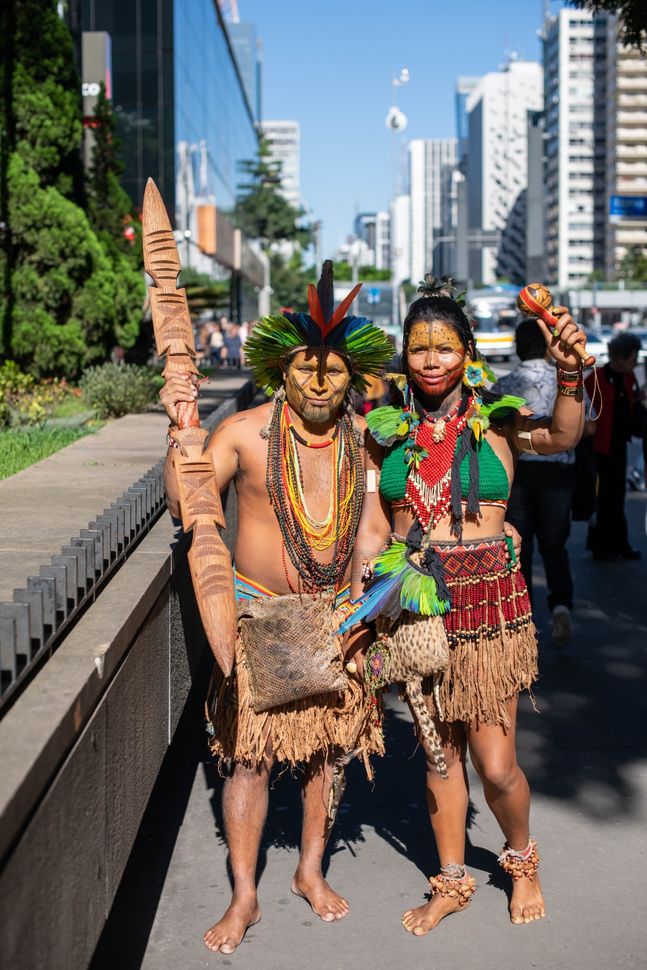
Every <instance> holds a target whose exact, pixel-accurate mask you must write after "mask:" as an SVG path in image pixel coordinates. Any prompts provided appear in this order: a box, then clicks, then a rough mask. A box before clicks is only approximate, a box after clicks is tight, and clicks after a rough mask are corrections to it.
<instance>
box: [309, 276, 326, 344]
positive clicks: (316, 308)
mask: <svg viewBox="0 0 647 970" xmlns="http://www.w3.org/2000/svg"><path fill="white" fill-rule="evenodd" d="M308 309H309V310H310V316H311V317H312V319H313V320H314V322H315V323H316V324H317V326H318V327H319V328H320V329H321V331H322V333H323V332H326V333H327V330H325V327H326V321H325V320H324V315H323V310H322V309H321V303H320V302H319V294H318V293H317V287H316V286H315V285H314V283H308Z"/></svg>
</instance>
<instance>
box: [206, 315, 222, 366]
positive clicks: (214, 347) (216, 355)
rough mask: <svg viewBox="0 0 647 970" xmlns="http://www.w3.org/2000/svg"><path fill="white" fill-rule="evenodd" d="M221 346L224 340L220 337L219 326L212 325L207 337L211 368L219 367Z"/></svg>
mask: <svg viewBox="0 0 647 970" xmlns="http://www.w3.org/2000/svg"><path fill="white" fill-rule="evenodd" d="M223 345H224V339H223V336H222V330H221V328H220V324H218V323H216V324H214V325H213V329H212V331H211V336H210V337H209V349H210V353H211V366H212V367H220V357H221V354H222V348H223Z"/></svg>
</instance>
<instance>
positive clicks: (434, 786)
mask: <svg viewBox="0 0 647 970" xmlns="http://www.w3.org/2000/svg"><path fill="white" fill-rule="evenodd" d="M425 280H426V283H425V284H424V285H421V288H420V290H419V292H422V293H423V296H422V297H421V298H420V299H418V300H416V301H415V302H414V303H413V304H412V306H411V308H410V310H409V313H408V315H407V317H406V319H405V322H404V337H403V355H402V361H403V371H404V375H405V378H406V387H405V389H404V406H403V407H399V408H395V409H394V408H380V409H378V410H376V411H374V412H371V414H369V415H368V416H367V421H368V423H369V428H370V430H371V434H372V439H373V440H372V442H371V447H370V449H369V457H368V467H367V495H366V498H365V502H364V509H363V512H362V518H361V521H360V526H359V531H358V535H357V542H356V548H355V554H354V556H353V586H352V597H353V599H354V600H358V601H359V602H358V604H357V612H356V614H355V617H354V619H356V620H358V619H360V618H361V617H362V615H364V616H368V618H371V617H374V616H375V615H376V613H377V612H379V609H378V608H377V607H376V605H375V603H376V599H377V600H379V598H380V595H381V594H380V590H381V589H383V588H384V584H383V583H382V584H381V585H380V584H377V585H376V583H375V581H373V582H372V581H371V575H374V574H372V570H373V569H374V570H375V571H376V573H377V572H380V570H379V568H377V564H378V563H379V562H380V559H379V556H378V558H377V559H376V558H375V557H376V556H377V555H378V553H380V550H383V549H384V547H385V544H386V543H387V540H388V541H389V547H388V555H389V563H390V564H392V563H393V562H394V550H396V547H395V544H396V543H398V542H400V543H403V546H402V548H403V555H402V557H401V561H402V563H403V564H404V565H403V570H404V572H403V574H402V575H404V573H405V572H406V570H407V568H409V569H415V567H407V565H406V562H410V561H411V560H410V559H409V556H410V555H411V554H414V551H415V550H418V551H420V550H421V549H422V550H424V555H425V556H426V559H425V562H426V563H427V566H428V570H427V576H426V577H425V576H423V575H422V573H423V572H424V570H423V571H421V570H420V569H417V570H416V576H415V579H416V581H426V582H427V584H429V583H431V586H432V587H433V590H434V591H435V592H434V595H433V596H431V598H430V596H429V595H426V596H423V595H422V594H421V595H420V598H419V601H418V602H419V608H416V607H415V603H412V599H411V595H410V591H411V588H412V587H411V586H409V587H407V588H408V590H409V593H408V594H407V595H406V596H404V597H403V598H402V599H401V601H400V602H401V603H402V605H404V603H405V602H406V607H407V610H410V611H411V610H413V612H418V613H425V612H426V613H427V614H430V613H444V616H443V620H444V625H445V630H446V633H447V639H448V643H449V647H450V662H449V667H448V668H447V669H446V670H445V672H444V674H443V676H442V681H441V684H440V690H439V691H436V690H434V689H432V687H431V685H428V688H429V689H428V690H427V691H426V693H425V702H426V705H427V707H428V709H429V712H430V713H431V715H432V717H433V718H434V721H435V726H436V729H437V731H438V733H439V735H440V738H441V741H442V754H443V755H444V759H445V761H446V765H447V777H446V778H445V777H441V776H440V774H439V770H440V769H439V770H437V769H436V764H437V763H438V759H436V764H435V763H434V760H433V759H432V758H431V757H428V765H427V796H428V804H429V811H430V816H431V824H432V828H433V831H434V836H435V838H436V845H437V848H438V854H439V857H440V863H441V871H440V873H439V875H438V876H435V877H432V878H431V879H430V883H431V891H432V897H431V900H430V901H429V902H428V903H426V904H425V905H423V906H419V907H417V908H416V909H412V910H408V911H407V912H406V913H405V914H404V916H403V918H402V922H403V924H404V926H405V929H407V930H408V931H409V932H411V933H414V934H415V935H417V936H422V935H424V934H426V933H428V932H429V930H430V929H432V928H433V927H435V926H436V925H437V924H438V922H439V921H440V920H441V919H442V918H443V917H444V916H446V915H448V914H449V913H452V912H456V911H459V910H461V909H463V908H465V906H466V905H467V903H468V902H469V900H470V897H471V895H472V894H473V892H474V890H475V882H474V880H473V879H472V878H471V877H470V876H469V875H468V873H467V871H466V869H465V865H464V861H465V860H464V852H465V825H466V815H467V807H468V787H467V776H466V772H465V758H466V753H467V751H468V750H469V753H470V756H471V759H472V763H473V765H474V767H475V769H476V771H477V772H478V774H479V776H480V778H481V780H482V782H483V789H484V794H485V798H486V800H487V803H488V805H489V807H490V809H491V810H492V812H493V813H494V815H495V817H496V819H497V821H498V823H499V825H500V827H501V829H502V832H503V835H504V837H505V840H506V844H505V846H504V850H503V852H502V854H501V857H500V859H499V861H500V863H501V865H502V866H503V868H504V869H505V870H506V871H507V872H509V873H510V875H511V876H512V877H513V884H512V896H511V902H510V917H511V920H512V922H513V923H517V924H519V923H527V922H530V921H531V920H534V919H540V918H541V917H543V916H544V915H545V909H544V901H543V896H542V892H541V887H540V884H539V879H538V877H537V866H538V856H537V851H536V848H535V843H534V842H533V841H532V840H531V837H530V831H529V788H528V783H527V781H526V778H525V776H524V774H523V773H522V771H521V769H520V768H519V766H518V764H517V760H516V753H515V721H516V713H517V701H518V696H519V692H520V691H521V690H522V689H524V688H529V687H530V685H531V683H532V681H533V680H534V678H535V676H536V668H537V645H536V637H535V630H534V626H533V624H532V617H531V612H530V604H529V601H528V595H527V590H526V587H525V584H524V581H523V577H522V575H521V572H520V571H519V568H518V564H517V563H516V557H514V553H512V558H510V555H509V546H508V544H507V543H506V541H505V537H504V536H503V535H502V533H503V523H504V517H505V510H506V502H507V499H508V497H509V494H510V485H511V482H512V478H513V474H514V466H515V461H516V459H517V457H518V455H519V453H521V452H524V451H525V452H531V453H537V454H543V455H548V454H553V453H556V452H559V451H564V450H566V449H568V448H573V447H574V446H575V444H576V442H577V441H578V439H579V437H580V434H581V432H582V427H583V422H584V408H583V394H582V369H581V359H580V357H578V355H577V353H576V352H575V351H574V350H573V347H574V345H575V344H576V343H581V344H584V342H585V338H584V334H583V333H582V332H581V331H580V330H578V328H577V327H576V325H575V324H574V323H573V321H572V319H571V317H570V316H569V315H568V313H567V312H566V311H563V312H562V315H561V316H560V317H559V322H558V324H557V326H556V327H555V329H554V330H553V331H549V330H548V328H546V326H545V325H544V324H543V323H540V326H541V327H542V330H543V332H544V336H545V339H546V343H547V346H548V349H549V352H550V354H551V356H552V357H553V358H554V360H555V362H556V364H557V367H558V371H557V383H558V394H557V400H556V403H555V408H554V411H553V414H552V416H551V417H548V418H535V417H533V416H532V415H531V413H530V412H529V411H528V409H525V408H524V407H523V403H524V402H523V401H522V400H521V399H520V398H513V397H501V396H500V395H495V394H492V393H491V392H489V391H487V390H486V388H485V386H484V380H485V377H486V376H487V377H488V379H490V380H493V379H494V375H492V374H491V372H490V371H489V369H488V368H487V365H486V364H485V362H484V361H483V360H482V359H479V357H478V354H477V352H476V347H475V343H474V336H473V334H472V330H471V327H470V324H469V321H468V318H467V316H466V315H465V312H464V310H463V305H464V301H463V300H462V299H461V298H458V299H456V300H454V299H453V298H452V294H453V291H454V286H453V281H451V280H449V279H448V278H443V280H442V281H440V283H436V281H434V280H433V278H432V277H429V276H427V277H426V278H425ZM373 483H376V485H375V487H374V485H373ZM405 537H406V538H405ZM396 551H397V550H396ZM405 552H406V555H405ZM384 556H385V561H386V556H387V552H385V553H384ZM395 558H396V559H397V556H396V557H395ZM405 560H406V562H405ZM413 561H414V562H418V563H420V559H417V560H416V559H415V558H414V560H413ZM381 575H382V577H384V569H382V570H381ZM412 575H413V574H412ZM421 576H422V580H421V579H420V577H421ZM367 577H368V581H367ZM431 577H435V579H432V578H431ZM396 585H397V584H396ZM393 589H394V587H393V585H391V586H390V587H389V593H388V596H389V597H390V600H389V603H388V604H383V607H382V608H383V610H386V608H387V606H388V609H389V610H390V611H391V612H390V614H389V615H391V616H392V615H393ZM428 592H429V590H428V589H427V593H428ZM436 594H437V595H436ZM414 599H415V596H414ZM431 600H433V602H431ZM421 604H424V608H423V605H421ZM419 622H420V621H416V622H414V624H413V627H415V625H416V623H419ZM371 639H372V636H371V633H370V630H369V629H368V628H367V624H366V621H365V620H362V621H361V622H360V623H359V624H358V625H356V626H354V627H353V629H352V631H351V633H350V634H349V637H348V640H347V644H346V658H347V660H348V661H349V663H350V669H351V670H352V669H353V668H354V663H353V661H354V662H355V663H356V665H357V666H358V667H359V669H360V672H361V670H362V667H363V655H364V653H365V651H366V648H367V647H368V645H369V644H370V642H371ZM441 712H442V715H443V716H442V718H441V716H440V713H441Z"/></svg>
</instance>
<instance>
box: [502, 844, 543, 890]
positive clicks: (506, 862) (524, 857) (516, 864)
mask: <svg viewBox="0 0 647 970" xmlns="http://www.w3.org/2000/svg"><path fill="white" fill-rule="evenodd" d="M497 862H498V863H499V865H500V866H501V868H502V869H504V870H505V872H507V873H508V875H509V876H512V878H513V879H515V880H516V879H521V878H522V876H523V877H525V878H526V879H530V880H532V879H534V878H535V876H536V875H537V869H539V853H538V852H537V843H536V842H533V840H532V839H531V840H530V842H529V843H528V845H527V846H526V848H525V849H522V850H521V851H519V850H518V849H511V848H510V846H509V845H508V843H507V842H506V844H505V845H504V846H503V851H502V852H501V855H500V856H499V858H498V859H497Z"/></svg>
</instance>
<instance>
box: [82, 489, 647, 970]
mask: <svg viewBox="0 0 647 970" xmlns="http://www.w3.org/2000/svg"><path fill="white" fill-rule="evenodd" d="M646 497H647V496H646V495H645V493H644V492H642V493H633V494H631V495H630V496H629V498H628V503H627V506H628V514H629V521H630V535H631V539H632V542H633V544H634V545H635V546H637V547H638V548H640V549H641V551H642V556H643V560H642V562H640V563H633V562H618V563H612V564H605V563H597V562H593V561H592V560H591V559H590V558H589V554H588V553H585V552H584V551H583V547H584V537H585V526H583V525H581V524H578V525H576V526H575V527H574V530H573V536H572V538H571V543H570V549H571V555H572V561H573V570H574V575H575V583H576V602H575V610H574V630H575V635H574V641H573V643H572V645H571V646H570V647H569V648H567V649H564V650H561V651H558V650H555V649H554V648H553V647H552V646H551V645H550V638H549V625H548V614H547V610H546V607H545V604H544V603H543V602H542V600H541V597H542V589H543V587H544V582H543V573H541V572H540V570H539V569H538V568H537V570H536V590H537V592H536V595H537V599H538V602H537V623H538V629H539V635H540V643H541V652H540V679H539V682H538V684H537V688H536V692H535V694H536V701H537V705H538V707H539V710H540V713H539V714H536V713H534V712H533V710H532V707H531V704H530V702H529V700H528V698H524V699H523V701H522V704H521V710H520V718H519V727H518V740H519V755H520V761H521V764H522V766H523V767H524V769H525V771H526V773H527V775H528V778H529V781H530V784H531V787H532V790H533V813H532V833H533V836H534V837H535V838H536V839H537V840H538V842H539V850H540V854H541V859H542V863H541V877H542V884H543V887H544V891H545V894H546V899H547V907H548V916H547V918H546V919H545V920H543V921H541V922H538V923H534V924H531V925H526V926H521V927H513V926H511V924H510V923H509V921H508V915H507V908H506V907H507V899H506V878H504V875H503V873H502V872H501V871H500V870H499V868H498V866H497V865H496V855H497V853H498V851H499V850H500V848H501V843H502V838H501V834H500V832H499V831H498V828H497V826H496V823H495V822H494V819H493V817H492V815H491V814H490V812H489V811H488V809H487V807H486V806H485V803H484V800H483V795H482V791H481V789H480V785H479V784H478V783H476V782H475V779H474V777H473V775H472V782H473V784H472V802H471V810H470V817H469V830H468V836H469V849H468V857H467V863H468V865H469V867H470V869H471V871H472V873H473V874H474V875H475V877H476V879H477V882H478V885H479V892H478V893H477V895H476V897H475V899H474V900H473V902H472V904H471V906H470V908H469V910H468V911H467V912H465V913H464V914H460V915H456V916H452V917H449V918H448V919H446V920H445V921H444V922H443V923H442V924H441V925H440V927H439V928H438V929H436V930H435V931H434V932H433V933H432V934H430V935H429V936H427V937H425V938H423V939H417V938H413V937H411V936H409V935H408V934H407V933H405V931H404V930H403V929H402V926H401V925H400V916H401V914H402V912H403V911H404V910H405V909H407V908H409V907H410V906H415V905H418V904H419V903H421V902H422V901H423V899H424V894H425V891H426V877H427V876H428V875H430V874H431V873H434V872H436V871H437V870H438V862H437V859H436V858H435V853H434V847H433V839H432V837H431V832H430V826H429V821H428V817H427V813H426V808H425V801H424V790H423V759H422V756H421V753H420V751H416V750H415V743H414V739H413V734H412V726H411V723H410V717H409V714H408V711H407V710H406V708H405V707H404V705H403V704H401V703H399V702H398V701H397V699H396V698H395V696H394V695H392V696H390V697H389V699H388V708H389V710H388V716H387V722H386V737H387V755H386V758H385V759H383V760H382V761H378V762H377V763H376V765H375V767H376V779H375V784H374V786H373V787H372V788H371V786H369V785H368V784H367V782H366V780H365V778H364V776H363V771H362V770H361V769H360V768H359V766H358V765H356V764H354V765H353V766H351V769H350V771H349V785H348V790H347V794H346V796H345V800H344V803H343V805H342V809H341V812H340V817H339V820H338V822H337V825H336V827H335V830H334V834H333V837H332V840H331V845H330V849H329V853H328V870H327V878H328V879H329V880H330V882H331V884H332V885H333V886H334V887H335V888H337V889H339V890H341V891H342V892H343V893H344V894H346V895H347V897H348V899H349V901H350V904H351V911H350V915H349V916H348V918H347V919H345V920H343V921H342V922H340V923H335V924H332V925H330V924H324V923H322V922H321V921H320V920H319V919H318V918H317V917H315V916H314V915H313V914H312V913H311V911H310V909H309V908H308V906H307V904H306V903H305V902H304V901H303V900H300V899H298V898H296V897H295V896H293V895H291V893H290V890H289V887H290V879H291V876H292V873H293V871H294V869H295V866H296V862H297V845H298V839H299V826H300V804H299V793H298V784H297V782H296V779H293V778H291V777H290V776H289V774H285V775H283V776H282V777H281V778H280V779H279V778H275V779H274V783H273V790H272V792H271V795H270V811H269V818H268V824H267V828H266V832H265V836H264V839H263V847H262V853H261V859H260V864H259V897H260V904H261V909H262V912H263V918H262V921H261V922H260V923H259V924H258V925H256V926H254V927H253V928H252V929H251V930H250V931H249V932H248V934H247V936H246V938H245V940H244V942H243V944H242V945H241V947H240V948H239V950H238V951H237V953H235V954H234V955H230V956H224V955H220V954H210V953H209V952H208V951H207V950H206V949H205V948H204V947H203V944H202V935H203V933H204V931H205V930H206V929H207V927H208V926H209V925H210V924H211V923H212V922H214V920H215V919H217V918H218V917H219V916H220V915H221V914H222V913H223V912H224V910H225V908H226V906H227V903H228V899H229V893H230V885H229V881H228V878H227V868H226V848H225V844H224V840H223V829H222V816H221V812H220V797H221V786H222V782H221V780H220V779H219V777H218V774H217V772H216V770H215V769H214V766H213V765H212V764H211V763H210V761H209V759H208V757H207V753H206V738H205V735H204V733H203V726H202V699H203V695H204V689H205V688H204V677H203V678H202V681H201V682H198V683H197V684H196V686H195V688H194V691H193V694H192V697H191V699H190V701H189V704H188V706H187V710H186V712H185V716H184V718H183V721H182V724H181V727H180V729H179V730H178V733H177V735H176V738H175V740H174V742H173V745H172V747H171V749H170V750H169V753H168V756H167V759H166V762H165V765H164V767H163V770H162V772H161V774H160V777H159V780H158V783H157V786H156V788H155V790H154V793H153V796H152V798H151V802H150V804H149V808H148V811H147V813H146V815H145V817H144V821H143V823H142V827H141V830H140V834H139V837H138V840H137V843H136V846H135V850H134V852H133V855H132V857H131V860H130V863H129V865H128V868H127V870H126V875H125V877H124V880H123V883H122V886H121V889H120V891H119V893H118V896H117V899H116V902H115V905H114V907H113V911H112V915H111V917H110V919H109V920H108V923H107V925H106V928H105V931H104V934H103V936H102V938H101V941H100V943H99V946H98V948H97V952H96V954H95V960H94V962H93V964H92V970H108V968H110V970H114V968H116V967H119V968H120V970H136V968H139V967H141V968H143V970H178V968H183V970H198V968H207V967H217V966H235V967H237V968H240V970H251V968H254V970H257V968H258V970H260V968H263V970H279V968H281V970H283V968H301V967H305V966H307V967H309V968H311V970H349V968H353V970H369V968H373V970H391V968H395V967H397V968H398V970H414V968H418V967H422V966H425V967H427V966H429V967H442V968H444V970H454V968H456V970H459V968H460V970H462V968H464V967H466V966H470V965H471V966H475V967H478V968H486V970H489V968H492V970H494V968H496V970H513V968H518V967H535V966H536V967H541V968H543V970H566V968H568V970H592V968H593V970H596V968H607V967H609V966H618V967H627V968H634V967H636V968H637V967H641V966H644V965H645V963H646V961H647V930H646V928H645V927H646V922H647V896H646V895H645V893H644V891H643V889H641V888H640V887H641V884H642V883H643V880H642V879H641V876H642V872H643V868H644V860H645V842H644V824H645V818H646V815H647V811H646V806H647V743H646V738H645V725H646V724H647V718H646V713H647V691H646V690H645V649H646V646H647V616H646V612H645V589H646V588H647V587H646V584H645V561H646V559H647V541H646V538H645V527H644V521H645V510H646V507H647V502H646V501H645V499H646ZM536 565H537V566H538V563H536ZM204 674H205V676H206V670H205V671H204Z"/></svg>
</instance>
